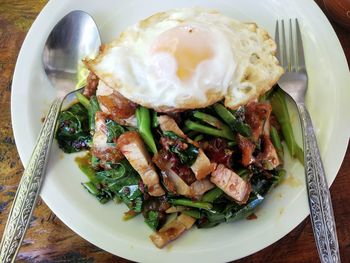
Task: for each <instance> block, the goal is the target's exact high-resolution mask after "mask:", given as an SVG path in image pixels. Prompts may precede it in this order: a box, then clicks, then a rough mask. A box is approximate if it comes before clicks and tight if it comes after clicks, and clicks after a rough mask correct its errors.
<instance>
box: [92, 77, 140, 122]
mask: <svg viewBox="0 0 350 263" xmlns="http://www.w3.org/2000/svg"><path fill="white" fill-rule="evenodd" d="M96 96H97V100H98V102H99V104H100V107H101V110H102V111H103V112H105V113H107V114H109V115H111V118H112V120H114V121H115V122H118V123H119V124H121V125H128V126H136V125H137V124H136V122H135V120H136V118H135V110H136V106H137V105H136V104H135V103H133V102H132V101H130V100H128V99H127V98H125V97H124V96H123V95H121V94H120V93H119V92H117V91H116V90H114V89H111V88H110V87H108V86H107V85H106V84H104V83H103V82H102V81H99V84H98V87H97V91H96Z"/></svg>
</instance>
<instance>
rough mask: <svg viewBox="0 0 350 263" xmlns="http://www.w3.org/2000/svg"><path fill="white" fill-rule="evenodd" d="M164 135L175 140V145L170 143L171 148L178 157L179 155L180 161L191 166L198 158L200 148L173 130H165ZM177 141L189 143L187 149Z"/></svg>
mask: <svg viewBox="0 0 350 263" xmlns="http://www.w3.org/2000/svg"><path fill="white" fill-rule="evenodd" d="M164 136H166V137H168V138H170V139H172V140H173V141H175V143H174V144H173V145H169V150H170V152H172V153H175V154H176V155H177V157H179V159H180V162H181V163H182V164H185V165H188V166H191V165H192V164H193V163H194V162H195V161H196V159H197V156H198V148H197V147H195V146H194V145H193V144H191V143H188V142H186V141H185V140H184V139H183V138H181V137H179V136H178V135H177V134H175V133H174V132H172V131H166V132H164ZM176 141H180V142H181V143H185V144H186V145H187V147H186V149H181V147H179V145H178V144H177V143H176Z"/></svg>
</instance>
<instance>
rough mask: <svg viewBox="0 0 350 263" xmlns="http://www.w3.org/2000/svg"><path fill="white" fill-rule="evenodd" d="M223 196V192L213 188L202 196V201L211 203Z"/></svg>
mask: <svg viewBox="0 0 350 263" xmlns="http://www.w3.org/2000/svg"><path fill="white" fill-rule="evenodd" d="M223 194H224V192H223V191H222V190H221V189H220V188H218V187H215V188H213V189H211V190H210V191H209V192H206V193H205V194H204V195H203V197H202V201H203V202H208V203H212V202H214V201H215V200H216V199H218V198H219V197H220V196H222V195H223Z"/></svg>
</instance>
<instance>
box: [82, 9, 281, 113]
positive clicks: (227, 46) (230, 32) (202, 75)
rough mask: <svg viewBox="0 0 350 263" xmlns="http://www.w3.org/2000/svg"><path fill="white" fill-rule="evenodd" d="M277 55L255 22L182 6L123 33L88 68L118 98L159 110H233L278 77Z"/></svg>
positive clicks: (256, 94)
mask: <svg viewBox="0 0 350 263" xmlns="http://www.w3.org/2000/svg"><path fill="white" fill-rule="evenodd" d="M275 51H276V44H275V42H274V41H273V40H272V39H271V38H270V36H269V35H268V33H267V32H266V31H265V30H263V29H262V28H260V27H259V26H257V25H256V24H254V23H243V22H239V21H237V20H234V19H232V18H229V17H227V16H224V15H222V14H221V13H219V12H217V11H213V10H203V9H200V8H186V9H175V10H171V11H167V12H162V13H157V14H155V15H153V16H151V17H149V18H147V19H145V20H143V21H141V22H139V23H138V24H136V25H134V26H132V27H129V28H127V29H126V30H125V31H124V32H123V33H122V34H120V36H119V37H118V38H117V39H116V40H115V41H113V42H112V43H110V44H108V45H106V46H105V47H104V48H103V50H102V52H101V53H100V54H99V55H98V56H97V58H95V59H93V60H87V61H86V64H87V66H88V68H89V69H90V70H91V71H93V72H94V74H96V75H97V76H98V77H99V78H100V80H102V81H103V82H104V83H105V84H107V85H108V86H109V87H111V88H113V89H114V90H116V91H118V92H119V93H121V94H122V95H123V96H124V97H126V98H128V99H129V100H131V101H133V102H136V103H137V104H139V105H142V106H144V107H148V108H153V109H156V110H157V111H174V110H176V111H179V110H185V109H194V108H204V107H207V106H209V105H212V104H214V103H215V102H218V101H221V100H223V99H224V104H225V106H226V107H229V108H238V107H239V106H241V105H245V104H246V103H248V102H249V101H251V100H254V99H257V98H258V97H259V96H260V95H262V94H263V93H265V92H266V91H268V90H269V89H270V88H271V87H272V86H273V85H274V84H275V83H276V82H277V80H278V78H279V77H280V76H281V74H282V72H283V70H282V68H281V67H280V66H279V65H278V61H277V59H276V57H275V56H274V54H275ZM145 94H147V96H145Z"/></svg>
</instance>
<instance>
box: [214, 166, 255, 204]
mask: <svg viewBox="0 0 350 263" xmlns="http://www.w3.org/2000/svg"><path fill="white" fill-rule="evenodd" d="M210 181H211V182H212V183H214V184H215V185H216V186H217V187H219V188H220V189H221V190H223V191H224V192H225V193H226V194H227V195H228V196H230V197H232V198H233V199H234V200H236V201H237V202H238V203H240V204H245V203H246V202H247V200H248V198H249V194H250V191H251V186H250V184H249V183H248V182H246V181H244V180H243V179H242V178H241V177H239V176H238V175H237V174H236V173H235V172H234V171H232V170H230V169H228V168H226V167H225V166H224V165H223V164H219V165H218V167H217V168H216V170H215V171H214V172H213V173H212V174H211V177H210Z"/></svg>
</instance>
